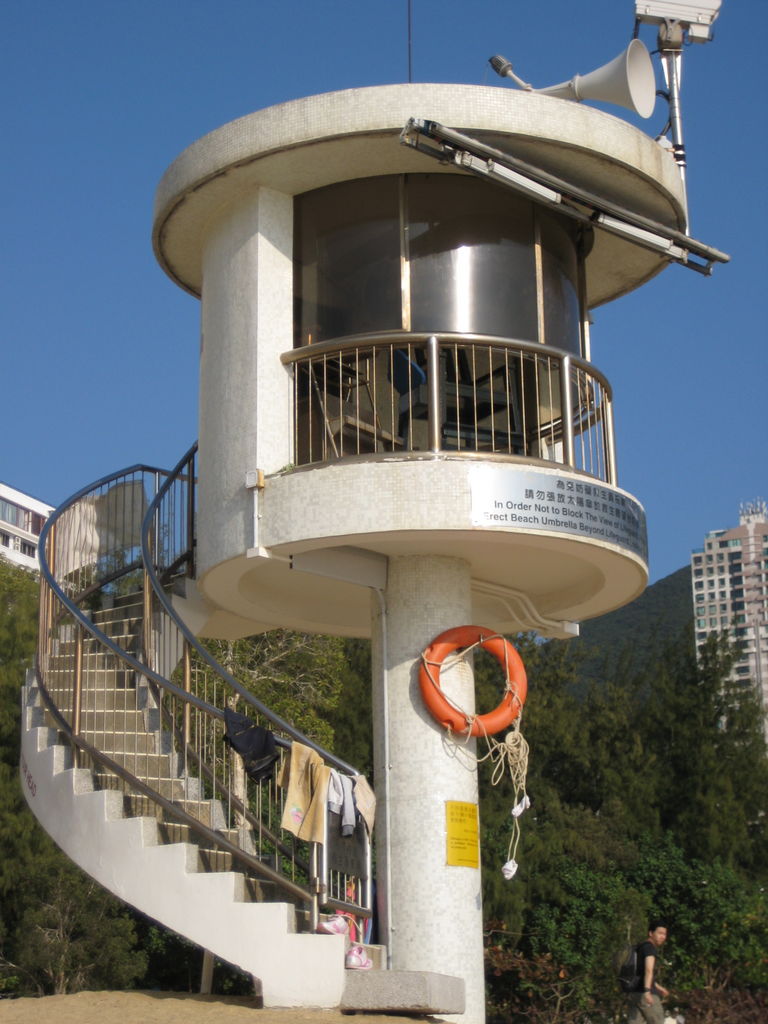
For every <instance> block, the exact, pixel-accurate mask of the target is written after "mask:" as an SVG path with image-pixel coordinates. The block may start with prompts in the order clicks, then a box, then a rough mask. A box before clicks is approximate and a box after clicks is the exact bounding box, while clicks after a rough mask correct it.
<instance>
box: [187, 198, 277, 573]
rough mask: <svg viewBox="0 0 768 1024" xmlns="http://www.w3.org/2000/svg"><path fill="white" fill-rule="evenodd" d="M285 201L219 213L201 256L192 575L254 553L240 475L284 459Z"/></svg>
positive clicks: (269, 468)
mask: <svg viewBox="0 0 768 1024" xmlns="http://www.w3.org/2000/svg"><path fill="white" fill-rule="evenodd" d="M292 248H293V200H292V198H291V197H290V196H287V195H283V194H282V193H280V192H275V191H274V190H272V189H265V188H262V189H258V190H257V191H256V192H254V193H253V194H251V195H249V196H248V197H246V198H245V199H243V200H242V201H241V202H239V203H236V204H233V205H231V206H230V207H227V208H226V209H225V210H224V211H222V212H221V213H219V215H218V217H217V219H216V220H215V222H214V223H213V224H212V225H211V226H210V228H209V231H208V235H207V238H206V244H205V249H204V251H203V291H202V307H201V316H202V339H201V352H200V432H199V440H200V467H199V477H200V484H199V493H198V503H199V521H198V538H199V548H198V569H199V571H200V573H201V574H202V573H204V572H205V571H206V569H207V568H208V567H209V566H210V565H211V564H216V563H218V562H221V561H224V560H225V559H226V558H233V557H236V556H238V555H241V554H242V552H243V551H246V550H247V549H248V548H249V547H251V546H252V545H253V528H252V523H253V495H252V494H251V492H250V491H248V490H247V488H246V484H245V478H246V473H248V472H249V471H253V470H257V469H261V470H264V472H266V473H272V472H274V471H275V470H277V469H280V468H281V467H282V466H284V465H286V464H287V463H289V462H290V461H291V457H292V456H291V451H292V444H291V438H292V419H291V375H290V373H289V371H288V370H287V369H286V367H285V366H284V365H283V364H282V363H281V362H280V355H281V354H282V353H283V352H287V351H290V349H291V348H292V347H293V262H292Z"/></svg>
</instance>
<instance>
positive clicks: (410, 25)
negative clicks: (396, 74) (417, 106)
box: [408, 0, 413, 84]
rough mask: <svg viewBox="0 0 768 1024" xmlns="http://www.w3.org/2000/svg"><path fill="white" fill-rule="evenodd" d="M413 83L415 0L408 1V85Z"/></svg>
mask: <svg viewBox="0 0 768 1024" xmlns="http://www.w3.org/2000/svg"><path fill="white" fill-rule="evenodd" d="M412 81H413V0H408V83H409V84H410V83H411V82H412Z"/></svg>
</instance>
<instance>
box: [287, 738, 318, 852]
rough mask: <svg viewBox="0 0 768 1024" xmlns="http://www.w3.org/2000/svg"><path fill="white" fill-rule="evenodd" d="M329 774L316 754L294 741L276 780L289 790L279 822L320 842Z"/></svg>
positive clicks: (297, 834) (298, 836) (301, 836)
mask: <svg viewBox="0 0 768 1024" xmlns="http://www.w3.org/2000/svg"><path fill="white" fill-rule="evenodd" d="M330 775H331V769H330V768H329V767H328V765H326V764H325V762H324V761H323V759H322V757H320V755H319V754H317V753H316V752H315V751H314V750H312V749H311V748H310V747H305V746H304V744H303V743H297V742H296V741H295V740H294V741H293V743H292V744H291V756H290V758H289V759H286V760H285V761H284V762H283V767H282V769H281V771H280V775H279V777H278V780H277V782H278V785H280V786H282V787H283V788H284V789H287V791H288V792H287V793H286V797H285V807H284V809H283V818H282V821H281V825H282V827H283V828H284V829H287V830H288V831H289V832H292V833H293V834H294V835H295V836H296V837H297V838H298V839H307V840H309V841H310V842H313V843H322V841H323V833H324V824H325V810H326V804H327V799H328V779H329V778H330Z"/></svg>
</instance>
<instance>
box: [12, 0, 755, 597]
mask: <svg viewBox="0 0 768 1024" xmlns="http://www.w3.org/2000/svg"><path fill="white" fill-rule="evenodd" d="M412 6H413V50H412V55H413V79H414V81H418V82H451V81H453V82H465V83H470V84H488V85H498V86H499V87H500V88H506V87H507V86H505V85H504V84H503V83H502V81H501V79H499V78H498V77H497V76H496V75H495V74H494V73H493V72H492V71H491V70H490V68H489V67H488V63H487V60H488V57H489V56H490V55H491V54H494V53H502V54H504V55H505V56H507V57H508V58H509V59H510V60H511V61H512V63H513V65H514V67H515V70H516V72H517V73H518V74H519V75H520V76H521V77H522V78H524V79H526V80H527V81H530V82H532V83H533V84H534V85H536V86H540V87H543V86H546V85H551V84H553V83H556V82H561V81H563V80H566V79H568V78H570V77H571V76H572V75H573V74H574V73H577V72H578V73H582V74H583V73H585V72H587V71H590V70H592V69H593V68H595V67H597V66H599V65H601V64H603V63H605V62H607V61H608V60H610V59H611V58H612V57H614V56H615V55H616V54H617V53H619V52H620V51H621V50H622V49H623V48H624V47H625V46H626V44H627V43H628V41H629V39H630V37H631V33H632V27H633V11H634V4H633V2H632V0H588V2H585V3H580V4H578V3H574V2H573V0H538V2H535V3H534V2H525V3H523V2H521V0H471V2H469V0H413V4H412ZM407 7H408V5H407V0H378V2H373V0H357V2H351V0H325V2H323V0H315V2H310V0H282V2H281V3H272V2H267V0H250V2H246V0H216V3H213V2H212V0H208V2H205V0H132V2H130V3H125V2H120V0H69V2H68V3H66V4H64V3H61V2H60V0H5V3H4V4H3V5H2V11H1V12H0V31H2V35H3V37H4V43H5V45H4V54H3V60H2V63H1V64H0V85H1V86H2V88H1V89H0V95H2V97H3V100H2V103H3V113H2V123H3V126H4V143H5V145H4V150H5V152H4V159H3V160H2V161H0V184H1V187H0V217H1V218H2V227H3V235H4V238H3V242H4V244H3V251H4V265H3V273H2V274H1V275H0V339H1V344H2V362H1V363H0V403H1V404H2V410H3V416H2V420H3V424H4V431H3V437H4V443H3V449H2V457H1V458H0V479H2V480H4V481H5V482H7V483H9V484H11V485H12V486H14V487H17V488H19V489H21V490H24V491H27V492H28V493H30V494H33V495H34V496H36V497H39V498H41V499H43V500H45V501H49V502H50V503H51V504H56V503H58V502H60V501H61V500H63V499H64V498H66V497H67V496H68V495H69V494H70V493H72V492H73V491H75V490H77V489H78V488H80V487H81V486H83V485H84V484H87V483H89V482H90V481H92V480H95V479H97V478H98V477H100V476H101V475H103V474H105V473H108V472H110V471H112V470H115V469H119V468H122V467H123V466H127V465H131V464H133V463H137V462H144V463H148V464H152V465H158V466H161V467H170V466H171V465H173V464H174V463H175V462H176V461H177V459H178V458H179V457H180V456H181V454H183V452H184V451H185V450H186V449H187V447H188V446H189V445H190V444H191V443H192V441H193V440H194V439H195V437H196V434H197V352H198V303H197V301H196V300H195V299H193V298H191V297H190V296H188V295H186V294H185V293H183V292H181V291H180V290H179V289H178V288H177V287H176V286H175V285H173V284H172V283H171V282H170V281H169V280H168V279H167V278H166V277H165V276H164V274H163V273H162V271H161V270H160V269H159V267H158V266H157V264H156V263H155V260H154V257H153V254H152V248H151V243H150V230H151V217H152V201H153V196H154V190H155V187H156V185H157V182H158V181H159V179H160V177H161V175H162V174H163V172H164V170H165V169H166V167H167V166H168V164H170V163H171V162H172V161H173V159H174V158H175V157H176V156H177V155H178V154H179V153H180V152H181V151H182V150H183V149H184V148H185V147H186V146H188V145H189V144H190V143H191V142H193V141H194V140H195V139H196V138H199V137H200V136H201V135H203V134H205V133H206V132H208V131H211V130H212V129H214V128H217V127H218V126H220V125H221V124H224V123H225V122H227V121H230V120H232V119H234V118H236V117H240V116H242V115H243V114H247V113H249V112H251V111H253V110H256V109H259V108H261V107H265V106H269V105H271V104H274V103H279V102H282V101H285V100H289V99H294V98H296V97H299V96H304V95H309V94H312V93H321V92H328V91H332V90H335V89H344V88H351V87H357V86H365V85H380V84H386V83H391V82H401V81H407V77H408V46H407ZM765 16H766V6H765V3H764V0H742V2H740V3H736V2H735V0H724V2H723V8H722V13H721V15H720V18H719V20H718V22H717V24H716V31H715V39H714V41H713V42H712V43H708V44H705V45H700V46H692V47H690V48H689V49H688V50H686V52H685V56H684V71H683V93H682V109H683V118H684V120H683V126H684V132H685V141H686V146H687V152H688V166H689V170H688V181H689V202H690V210H691V230H692V234H693V235H694V236H695V237H696V238H698V239H699V240H701V241H703V242H705V243H707V244H709V245H712V246H715V247H716V248H718V249H721V250H724V251H725V252H728V253H730V254H731V256H732V262H731V263H730V264H729V265H727V266H720V267H717V268H716V270H715V273H714V275H713V276H712V277H711V278H708V279H707V278H703V277H701V276H700V275H698V274H694V273H692V272H690V271H687V270H684V269H681V268H678V267H670V268H669V269H668V270H666V271H665V272H664V273H663V274H662V275H661V276H660V277H659V278H657V279H656V280H655V281H653V282H652V283H650V284H649V285H647V286H645V287H644V288H643V289H641V290H640V291H638V292H637V293H635V294H634V295H631V296H627V297H625V298H623V299H620V300H618V301H617V302H615V303H613V304H611V305H610V306H606V307H604V308H600V309H598V310H596V311H595V317H594V319H595V323H594V328H593V338H592V360H593V362H594V364H595V365H596V366H597V367H598V368H599V369H600V370H602V371H603V372H604V373H605V374H606V375H607V377H608V379H609V380H610V382H611V384H612V386H613V389H614V400H615V410H616V430H617V448H618V463H619V481H620V484H621V485H622V486H623V487H625V488H626V489H627V490H629V491H630V492H631V493H632V494H634V495H635V496H636V497H637V498H639V500H640V501H642V503H643V504H644V505H645V508H646V511H647V514H648V525H649V541H650V551H651V554H650V562H651V578H652V580H655V579H658V578H660V577H662V576H665V575H666V574H668V573H669V572H672V571H674V570H675V569H677V568H679V567H680V566H681V565H683V564H684V563H686V562H687V560H688V557H689V553H690V550H691V549H692V548H694V547H697V546H698V545H699V544H700V543H701V540H702V538H703V535H704V533H705V532H706V531H707V530H709V529H713V528H716V527H721V526H727V525H732V524H733V523H735V522H736V521H737V516H738V506H739V503H740V502H742V501H745V500H749V499H752V498H755V497H758V496H763V497H768V482H767V481H766V469H767V468H768V459H767V458H766V404H765V395H766V384H767V383H768V381H767V379H766V378H767V376H768V375H767V374H766V366H767V364H768V359H767V357H766V343H767V342H768V337H767V335H768V330H767V329H766V323H765V315H764V307H765V304H766V293H767V292H768V284H766V281H765V280H764V278H765V272H766V264H767V263H768V261H767V260H766V199H765V170H764V167H765V163H766V155H767V153H766V149H767V147H766V132H765V116H764V113H763V109H762V108H763V105H764V102H765V88H764V81H763V79H764V73H763V71H762V67H763V64H764V57H763V54H762V52H761V50H762V48H763V43H762V40H763V39H764V37H765V30H764V21H765ZM642 38H643V39H644V41H645V42H646V44H647V45H648V46H649V48H653V46H654V45H655V35H654V32H653V30H652V29H646V30H645V31H644V32H643V34H642ZM606 109H610V111H611V112H612V113H615V114H616V115H617V116H622V117H623V116H626V118H627V119H628V120H634V121H635V123H637V124H638V125H639V126H640V127H641V128H642V129H643V130H644V131H647V132H648V133H650V134H652V135H655V134H657V133H658V132H659V131H660V130H661V129H662V127H663V125H664V121H665V119H666V118H665V111H664V107H663V104H662V103H661V102H659V103H658V104H657V107H656V112H655V114H654V115H653V117H652V118H651V119H650V120H648V121H643V122H640V121H637V120H636V119H635V118H633V115H631V114H629V113H628V112H627V113H625V112H623V111H621V110H620V109H619V108H606ZM414 114H416V115H419V112H418V111H414Z"/></svg>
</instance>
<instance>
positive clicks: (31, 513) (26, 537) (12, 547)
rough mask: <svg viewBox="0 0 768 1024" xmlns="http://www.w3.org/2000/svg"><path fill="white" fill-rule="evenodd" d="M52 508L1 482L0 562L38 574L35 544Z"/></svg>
mask: <svg viewBox="0 0 768 1024" xmlns="http://www.w3.org/2000/svg"><path fill="white" fill-rule="evenodd" d="M52 511H53V506H52V505H46V504H45V502H43V501H38V499H37V498H33V497H31V495H29V494H24V492H23V491H17V490H16V488H15V487H10V486H9V485H8V484H4V483H3V482H2V481H0V558H6V559H7V560H8V561H9V562H13V564H14V565H18V566H21V567H22V568H23V569H31V570H32V571H33V572H37V569H38V563H37V543H38V540H39V537H40V531H41V530H42V528H43V526H44V525H45V521H46V519H47V518H48V516H49V515H50V514H51V512H52Z"/></svg>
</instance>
